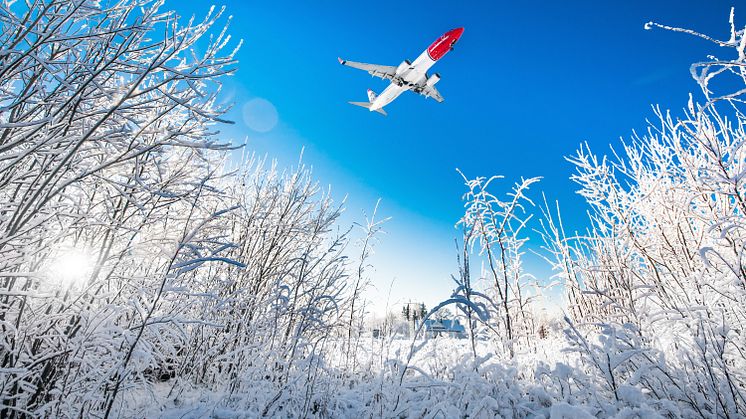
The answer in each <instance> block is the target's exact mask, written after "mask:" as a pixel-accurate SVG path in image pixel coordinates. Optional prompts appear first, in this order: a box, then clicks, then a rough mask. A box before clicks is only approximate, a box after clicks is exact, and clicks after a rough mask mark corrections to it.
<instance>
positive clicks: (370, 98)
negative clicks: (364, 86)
mask: <svg viewBox="0 0 746 419" xmlns="http://www.w3.org/2000/svg"><path fill="white" fill-rule="evenodd" d="M376 97H378V95H377V94H376V92H374V91H373V89H368V102H370V103H373V101H374V100H376Z"/></svg>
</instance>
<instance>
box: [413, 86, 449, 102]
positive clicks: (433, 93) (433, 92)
mask: <svg viewBox="0 0 746 419" xmlns="http://www.w3.org/2000/svg"><path fill="white" fill-rule="evenodd" d="M417 93H419V94H421V95H422V96H425V97H431V98H433V99H435V100H436V101H438V103H440V102H442V101H444V100H445V99H443V96H441V95H440V92H438V89H436V88H435V86H427V85H426V86H425V87H423V88H422V90H420V91H419V92H417Z"/></svg>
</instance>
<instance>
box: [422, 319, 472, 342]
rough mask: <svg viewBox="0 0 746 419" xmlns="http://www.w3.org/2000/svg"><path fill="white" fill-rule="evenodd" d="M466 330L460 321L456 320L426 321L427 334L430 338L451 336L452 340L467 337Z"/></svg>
mask: <svg viewBox="0 0 746 419" xmlns="http://www.w3.org/2000/svg"><path fill="white" fill-rule="evenodd" d="M465 332H466V329H465V328H464V326H463V325H462V324H461V323H459V321H458V319H454V320H446V319H440V320H425V333H427V335H428V336H430V337H438V336H449V337H452V338H464V337H466V334H465Z"/></svg>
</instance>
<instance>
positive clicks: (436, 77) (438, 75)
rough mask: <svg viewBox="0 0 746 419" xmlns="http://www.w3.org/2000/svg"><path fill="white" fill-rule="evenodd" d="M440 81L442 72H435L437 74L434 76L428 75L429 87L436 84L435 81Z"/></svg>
mask: <svg viewBox="0 0 746 419" xmlns="http://www.w3.org/2000/svg"><path fill="white" fill-rule="evenodd" d="M439 81H440V74H438V73H435V74H433V75H432V76H430V77H428V79H427V83H426V84H427V85H428V86H429V87H433V86H435V83H437V82H439Z"/></svg>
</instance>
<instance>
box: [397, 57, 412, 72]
mask: <svg viewBox="0 0 746 419" xmlns="http://www.w3.org/2000/svg"><path fill="white" fill-rule="evenodd" d="M410 65H412V62H411V61H409V60H404V61H402V63H401V64H399V67H396V74H399V75H402V74H404V73H406V72H407V71H408V70H409V66H410Z"/></svg>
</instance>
